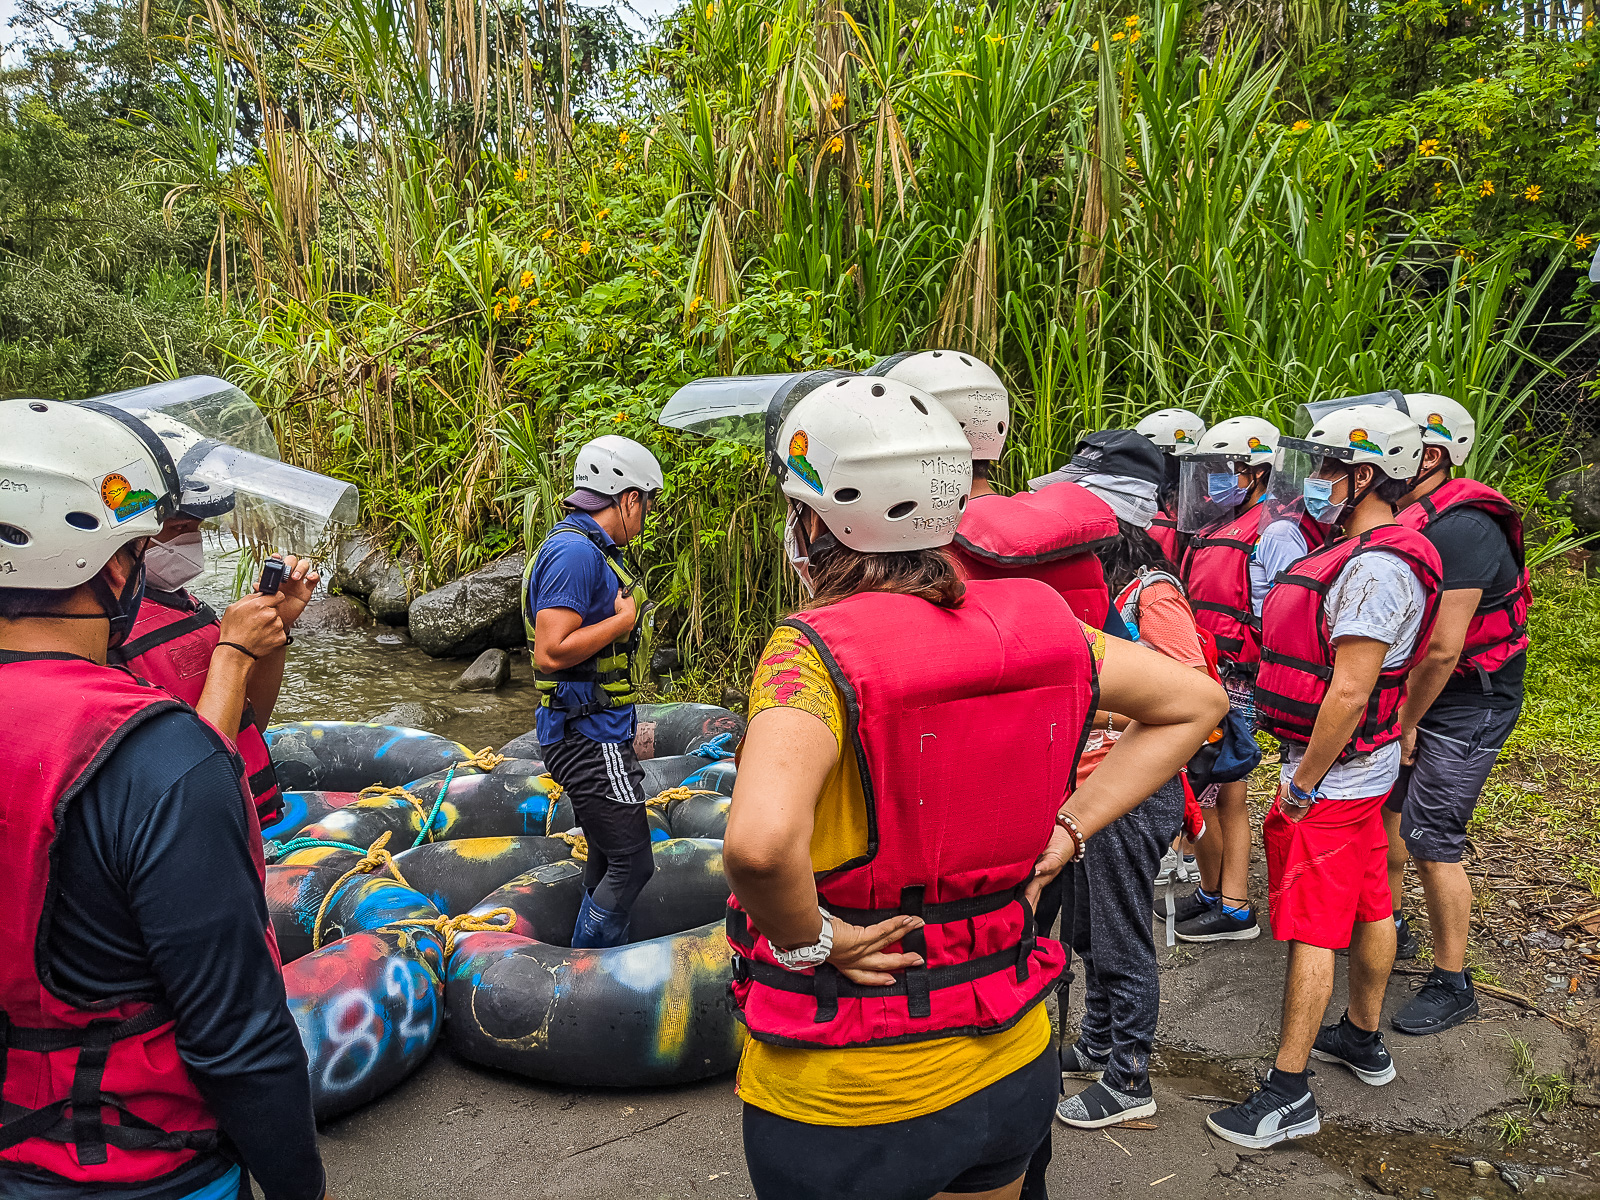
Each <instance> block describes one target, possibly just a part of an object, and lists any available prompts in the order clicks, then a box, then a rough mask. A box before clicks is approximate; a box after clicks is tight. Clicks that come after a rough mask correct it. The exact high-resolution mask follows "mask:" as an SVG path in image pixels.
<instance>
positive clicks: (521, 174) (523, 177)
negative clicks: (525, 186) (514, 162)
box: [513, 167, 528, 183]
mask: <svg viewBox="0 0 1600 1200" xmlns="http://www.w3.org/2000/svg"><path fill="white" fill-rule="evenodd" d="M513 178H514V179H515V180H516V181H517V182H518V183H526V182H527V179H528V172H527V169H526V168H524V167H518V168H517V173H516V175H514V176H513Z"/></svg>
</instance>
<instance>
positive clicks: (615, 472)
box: [611, 467, 622, 475]
mask: <svg viewBox="0 0 1600 1200" xmlns="http://www.w3.org/2000/svg"><path fill="white" fill-rule="evenodd" d="M611 473H612V474H613V475H621V474H622V468H621V467H612V468H611Z"/></svg>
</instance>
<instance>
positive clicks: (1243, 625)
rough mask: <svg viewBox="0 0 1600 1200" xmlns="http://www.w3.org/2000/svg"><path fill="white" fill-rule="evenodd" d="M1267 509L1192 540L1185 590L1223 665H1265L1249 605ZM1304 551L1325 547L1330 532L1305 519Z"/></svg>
mask: <svg viewBox="0 0 1600 1200" xmlns="http://www.w3.org/2000/svg"><path fill="white" fill-rule="evenodd" d="M1265 516H1266V508H1265V507H1264V506H1263V505H1262V503H1261V502H1260V501H1259V500H1258V501H1256V503H1254V504H1252V505H1251V506H1250V507H1249V508H1247V509H1245V510H1244V512H1242V513H1240V514H1239V515H1238V516H1235V517H1231V518H1229V519H1228V520H1226V521H1222V522H1219V523H1218V524H1216V525H1213V526H1212V527H1211V528H1210V529H1207V530H1205V531H1204V532H1203V533H1197V534H1195V535H1194V536H1193V537H1191V538H1190V539H1189V548H1188V550H1187V551H1186V552H1185V554H1184V558H1183V572H1182V576H1183V584H1184V587H1185V588H1186V589H1187V590H1188V593H1189V607H1190V608H1192V609H1194V619H1195V623H1196V624H1197V625H1199V626H1200V628H1202V629H1204V630H1206V631H1207V632H1208V633H1210V634H1211V636H1212V637H1213V638H1214V639H1216V643H1217V650H1218V651H1219V652H1220V653H1221V655H1222V658H1223V659H1224V661H1227V662H1232V663H1241V664H1244V665H1247V666H1249V665H1254V664H1255V663H1257V662H1259V661H1260V660H1261V620H1260V618H1259V617H1257V616H1256V614H1255V606H1254V605H1253V604H1252V603H1251V602H1250V556H1251V554H1252V553H1253V552H1254V551H1255V548H1256V542H1258V541H1259V540H1260V539H1261V522H1262V520H1263V519H1264V518H1265ZM1300 531H1301V532H1302V533H1303V534H1305V538H1306V545H1307V546H1308V547H1310V548H1311V549H1313V550H1314V549H1316V548H1317V547H1318V546H1320V545H1322V541H1323V538H1324V537H1326V536H1327V531H1326V530H1324V529H1323V527H1322V526H1321V525H1319V524H1317V522H1315V521H1313V520H1312V519H1311V518H1310V517H1308V516H1306V515H1305V514H1303V513H1302V514H1301V516H1300Z"/></svg>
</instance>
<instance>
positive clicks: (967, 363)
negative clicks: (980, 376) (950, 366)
mask: <svg viewBox="0 0 1600 1200" xmlns="http://www.w3.org/2000/svg"><path fill="white" fill-rule="evenodd" d="M956 357H957V358H959V359H960V360H961V365H962V366H963V367H970V366H971V365H972V360H971V359H970V358H968V357H967V356H966V355H965V354H958V355H957V356H956Z"/></svg>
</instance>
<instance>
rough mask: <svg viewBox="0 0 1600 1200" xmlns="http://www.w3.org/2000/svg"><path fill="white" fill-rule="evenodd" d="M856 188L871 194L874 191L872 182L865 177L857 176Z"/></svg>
mask: <svg viewBox="0 0 1600 1200" xmlns="http://www.w3.org/2000/svg"><path fill="white" fill-rule="evenodd" d="M856 186H857V187H858V188H865V189H866V190H867V191H869V192H870V191H871V190H872V180H870V179H868V178H867V177H866V176H865V175H857V176H856Z"/></svg>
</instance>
